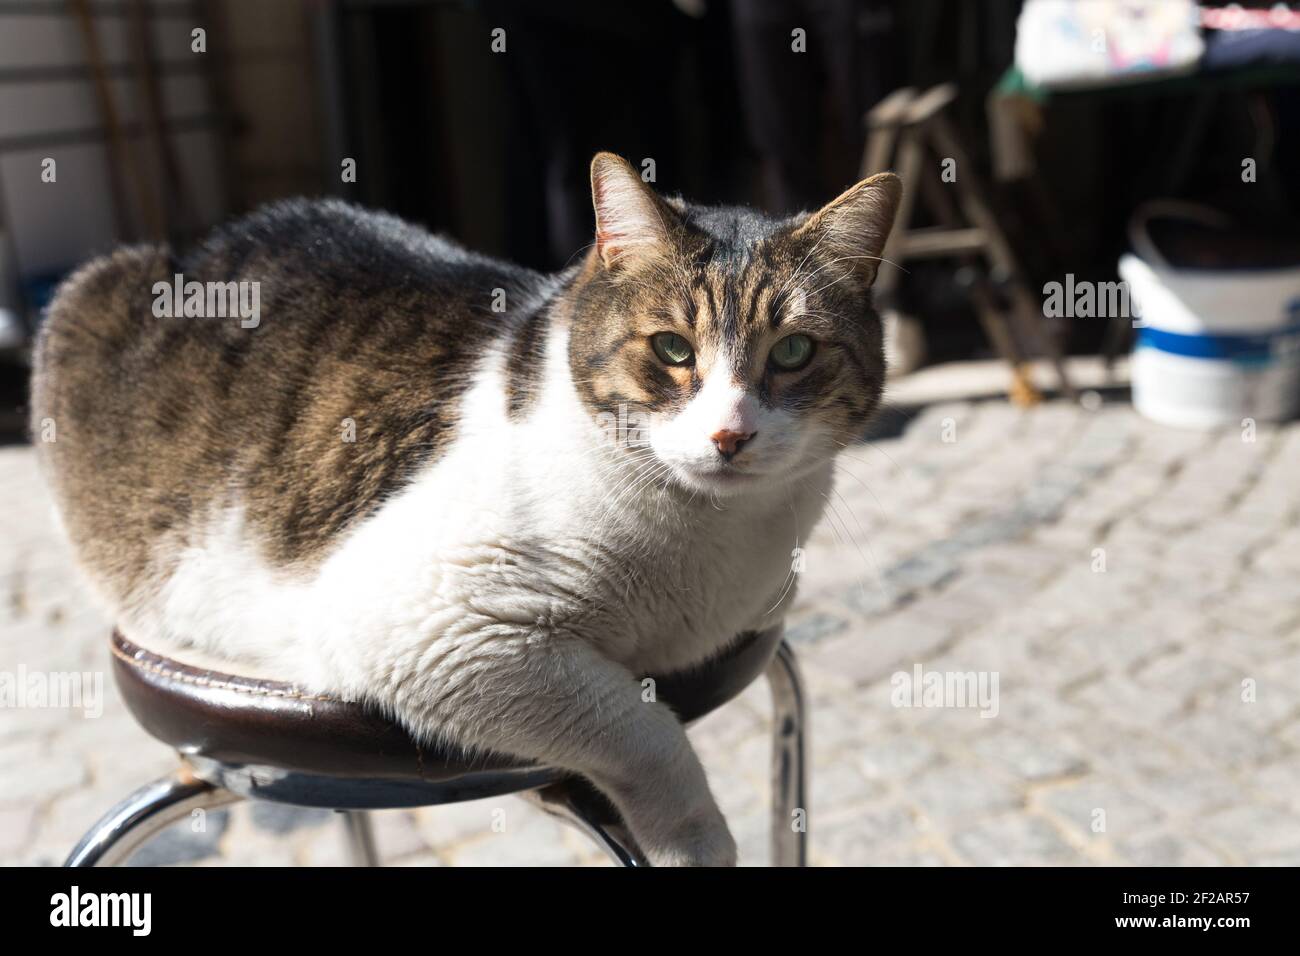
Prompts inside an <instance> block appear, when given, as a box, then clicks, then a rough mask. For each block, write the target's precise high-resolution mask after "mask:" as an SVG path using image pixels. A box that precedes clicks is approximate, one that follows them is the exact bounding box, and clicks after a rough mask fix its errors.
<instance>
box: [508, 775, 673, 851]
mask: <svg viewBox="0 0 1300 956" xmlns="http://www.w3.org/2000/svg"><path fill="white" fill-rule="evenodd" d="M520 796H521V797H524V798H525V799H527V800H528V801H530V802H531V803H533V804H535V805H536V806H537V807H539V808H540V809H542V810H545V811H546V812H547V813H549V814H550V815H551V816H553V817H558V818H559V819H561V820H563V821H564V822H565V823H568V824H570V825H571V826H574V827H576V828H577V829H579V830H581V831H582V832H583V833H585V834H586V835H587V836H588V837H590V838H591V841H592V842H593V843H595V844H596V845H597V846H599V847H600V848H601V849H602V850H604V851H605V853H606V854H608V855H609V858H610V859H611V860H613V861H614V864H615V865H616V866H649V865H650V863H649V861H647V860H646V858H645V854H644V853H642V852H641V848H640V847H638V846H637V845H636V841H635V840H633V839H632V834H631V833H629V832H628V830H627V827H625V826H624V825H623V823H622V821H621V820H619V818H618V811H616V810H615V809H614V808H613V807H612V806H610V805H609V801H607V800H606V799H605V798H604V797H603V796H601V794H600V793H599V792H598V791H596V790H595V789H594V788H592V787H591V786H590V785H589V784H587V783H586V782H585V781H580V780H572V781H562V782H560V783H556V784H552V785H551V786H549V787H542V788H541V789H540V790H530V791H528V792H527V793H521V794H520Z"/></svg>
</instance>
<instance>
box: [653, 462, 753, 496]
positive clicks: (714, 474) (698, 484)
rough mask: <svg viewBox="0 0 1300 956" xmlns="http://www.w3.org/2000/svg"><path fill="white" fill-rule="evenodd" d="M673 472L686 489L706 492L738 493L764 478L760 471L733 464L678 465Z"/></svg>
mask: <svg viewBox="0 0 1300 956" xmlns="http://www.w3.org/2000/svg"><path fill="white" fill-rule="evenodd" d="M674 470H675V471H676V472H677V474H678V476H679V477H680V478H681V479H682V481H683V483H684V484H686V485H687V486H688V487H690V488H692V489H694V490H700V491H708V492H734V491H739V490H740V489H742V488H746V487H749V486H752V485H754V484H756V483H758V482H759V481H761V480H762V479H763V478H764V477H766V475H765V474H764V473H763V472H761V471H755V470H754V469H753V468H749V467H746V466H745V465H743V464H735V463H734V462H718V463H717V464H710V465H707V466H702V465H678V466H677V467H676V468H675V469H674Z"/></svg>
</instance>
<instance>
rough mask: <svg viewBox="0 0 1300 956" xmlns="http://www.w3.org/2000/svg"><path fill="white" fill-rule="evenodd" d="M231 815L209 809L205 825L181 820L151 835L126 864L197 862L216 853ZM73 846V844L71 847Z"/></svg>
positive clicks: (147, 864)
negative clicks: (199, 826) (199, 827)
mask: <svg viewBox="0 0 1300 956" xmlns="http://www.w3.org/2000/svg"><path fill="white" fill-rule="evenodd" d="M228 823H229V818H228V816H227V813H226V811H225V810H209V811H207V813H206V814H205V815H204V817H203V823H202V828H201V829H198V821H197V820H182V821H181V822H179V823H175V824H173V825H172V826H169V827H168V828H167V829H165V830H163V831H162V832H161V833H159V834H157V835H155V836H154V837H152V838H151V839H150V840H149V842H147V843H146V844H144V846H142V847H140V848H139V849H138V850H136V851H135V852H134V853H132V854H131V856H130V857H129V858H128V859H127V863H126V865H127V866H175V865H176V864H179V863H197V862H198V861H199V860H203V859H207V858H208V857H212V856H216V855H217V845H218V844H219V843H220V841H221V836H222V834H224V833H225V832H226V826H227V825H228ZM69 849H71V847H69Z"/></svg>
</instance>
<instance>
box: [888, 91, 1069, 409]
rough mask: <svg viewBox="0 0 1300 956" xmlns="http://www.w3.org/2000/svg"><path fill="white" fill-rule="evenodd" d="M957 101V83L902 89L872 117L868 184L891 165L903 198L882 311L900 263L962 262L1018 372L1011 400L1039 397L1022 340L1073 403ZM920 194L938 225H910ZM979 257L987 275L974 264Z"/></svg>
mask: <svg viewBox="0 0 1300 956" xmlns="http://www.w3.org/2000/svg"><path fill="white" fill-rule="evenodd" d="M956 96H957V87H956V86H955V85H954V84H952V83H942V84H940V85H938V86H935V87H931V88H930V89H928V90H926V91H925V92H924V93H918V92H917V90H916V89H914V88H912V87H905V88H903V89H900V90H895V91H894V92H893V93H891V94H889V95H888V96H886V97H885V98H884V99H883V100H881V101H880V102H879V103H878V104H876V106H875V107H873V108H872V109H871V111H870V112H869V113H868V114H867V146H866V150H865V151H864V154H863V157H862V178H864V179H865V178H866V177H868V176H871V175H874V174H875V173H878V172H883V171H885V170H887V169H890V168H892V169H894V170H895V171H896V172H897V173H898V175H899V176H901V177H902V180H903V198H902V200H901V202H900V204H899V208H898V215H897V217H896V219H895V226H894V231H893V233H892V235H891V236H890V239H889V242H888V243H887V244H886V246H885V251H884V258H885V259H886V260H887V261H891V262H893V263H894V264H895V265H897V266H899V268H897V269H882V270H880V272H879V273H878V275H877V278H876V285H875V290H876V293H875V294H876V297H877V299H878V300H879V301H880V302H881V303H882V305H883V306H884V307H886V308H888V307H889V306H890V305H891V303H892V301H893V300H894V299H895V298H896V295H897V289H898V283H899V280H900V279H901V277H902V266H903V265H904V264H905V263H906V262H908V261H909V260H912V259H934V258H948V257H952V258H957V259H959V260H961V261H962V262H963V263H964V264H966V265H967V266H969V267H971V268H966V269H963V270H962V271H961V272H960V273H959V277H962V278H963V279H964V284H965V286H966V288H967V289H968V290H969V292H970V295H971V300H972V302H973V303H974V305H975V311H976V314H977V315H978V316H979V321H980V325H981V326H982V327H983V329H984V334H985V335H986V336H987V337H988V339H989V342H990V343H991V344H992V345H993V347H994V348H995V349H996V350H997V352H998V354H999V355H1000V356H1002V358H1004V359H1005V360H1006V361H1007V363H1008V365H1009V366H1010V368H1011V388H1010V390H1009V392H1010V397H1011V400H1012V401H1013V402H1015V403H1016V404H1018V405H1022V406H1027V405H1034V404H1036V403H1038V402H1039V401H1041V400H1042V396H1041V394H1040V393H1039V391H1038V389H1037V388H1036V387H1035V386H1034V383H1033V381H1032V379H1031V378H1030V376H1029V371H1028V364H1027V361H1026V357H1025V351H1024V349H1023V347H1022V343H1028V344H1029V345H1031V346H1032V347H1034V348H1035V350H1036V351H1038V352H1039V353H1040V354H1046V355H1047V356H1048V358H1049V359H1050V360H1051V362H1052V365H1053V368H1054V369H1055V371H1056V375H1057V378H1058V380H1059V382H1060V387H1061V391H1062V392H1063V393H1064V394H1065V395H1066V396H1067V397H1069V398H1070V399H1075V398H1076V393H1075V390H1074V387H1073V386H1072V385H1071V384H1070V380H1069V377H1068V375H1067V374H1066V370H1065V361H1064V356H1063V354H1062V351H1061V344H1060V342H1059V341H1058V340H1057V338H1056V336H1055V335H1053V334H1052V333H1051V332H1050V331H1049V330H1048V329H1046V328H1045V327H1044V322H1043V313H1042V308H1041V306H1040V305H1039V304H1038V302H1037V300H1036V299H1035V298H1034V296H1033V295H1032V293H1031V292H1030V291H1029V286H1028V284H1027V283H1026V281H1025V277H1024V272H1023V270H1022V269H1021V268H1020V264H1019V261H1018V260H1017V259H1016V255H1015V252H1014V250H1013V249H1012V248H1011V244H1010V243H1009V242H1008V241H1007V237H1006V235H1005V233H1003V231H1002V229H1001V227H1000V226H999V225H998V222H997V218H996V217H995V216H994V215H993V212H992V210H991V208H990V207H989V204H988V203H987V202H986V201H985V198H984V197H985V196H987V195H988V193H987V191H986V189H985V186H984V185H983V184H982V183H981V182H980V179H979V177H978V175H977V174H976V172H975V167H974V164H973V163H972V162H971V161H970V158H969V154H968V153H967V152H966V150H965V148H964V146H963V145H962V142H961V137H960V136H959V135H958V133H957V131H956V129H955V127H954V126H953V125H952V123H950V122H949V120H948V119H947V117H945V116H944V115H943V111H944V109H945V107H947V106H948V104H950V103H951V102H952V101H953V100H954V99H955V98H956ZM927 155H928V156H929V157H930V159H931V160H932V161H933V162H934V163H935V167H938V168H939V169H940V170H942V168H943V165H942V161H944V160H952V161H953V163H954V164H955V165H953V166H952V167H951V168H953V170H954V172H955V179H954V181H953V182H951V183H949V182H944V181H943V179H942V177H941V175H940V174H939V173H936V172H930V171H929V170H926V171H924V172H923V169H924V168H925V162H926V157H927ZM891 164H892V165H891ZM935 167H931V169H934V168H935ZM918 196H919V197H920V200H921V201H922V202H923V203H925V206H926V208H927V209H928V210H929V212H930V213H931V215H932V216H933V217H934V219H935V221H937V222H938V223H939V225H937V226H927V227H923V228H918V229H913V228H911V226H910V223H911V221H912V214H913V212H914V211H915V208H916V202H917V199H918ZM981 258H982V259H983V261H984V269H983V270H980V269H979V268H978V266H977V263H978V260H979V259H981ZM995 290H998V291H1000V292H1001V293H1002V295H1003V296H1004V297H1005V299H1006V300H1007V302H1008V303H1009V308H1008V309H1006V310H1004V309H1003V308H1002V307H1001V306H1000V305H999V304H998V299H999V297H998V296H997V295H995V294H994V292H995Z"/></svg>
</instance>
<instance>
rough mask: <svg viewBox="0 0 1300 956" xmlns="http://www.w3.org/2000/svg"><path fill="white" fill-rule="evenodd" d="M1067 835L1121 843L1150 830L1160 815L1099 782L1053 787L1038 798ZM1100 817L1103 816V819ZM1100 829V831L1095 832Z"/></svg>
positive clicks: (1126, 791)
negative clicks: (1102, 838) (1116, 840)
mask: <svg viewBox="0 0 1300 956" xmlns="http://www.w3.org/2000/svg"><path fill="white" fill-rule="evenodd" d="M1039 799H1040V800H1041V802H1042V804H1043V806H1045V807H1047V808H1049V809H1050V810H1051V811H1052V812H1053V813H1054V814H1055V815H1056V816H1057V817H1058V818H1059V819H1060V820H1061V821H1062V823H1063V825H1065V826H1067V827H1068V828H1069V829H1070V830H1071V831H1073V832H1074V833H1076V834H1077V835H1078V836H1079V837H1081V838H1083V839H1084V840H1089V839H1094V838H1097V837H1100V836H1103V835H1104V836H1108V837H1110V838H1111V839H1124V838H1127V837H1131V836H1135V835H1137V834H1139V833H1142V832H1143V831H1145V830H1148V829H1150V828H1151V827H1152V826H1154V825H1155V824H1156V823H1158V822H1159V821H1160V819H1161V817H1162V814H1161V813H1160V811H1159V810H1158V809H1156V808H1154V807H1152V806H1150V805H1149V804H1147V803H1145V802H1144V801H1143V800H1141V799H1140V798H1139V797H1137V796H1135V795H1134V794H1132V793H1131V792H1129V791H1128V790H1126V789H1124V788H1122V787H1120V786H1117V785H1113V784H1109V783H1106V782H1103V781H1101V780H1085V781H1080V782H1078V783H1071V784H1067V785H1064V786H1061V787H1054V788H1052V789H1051V790H1050V791H1048V792H1046V793H1044V794H1042V795H1041V796H1040V798H1039ZM1103 814H1104V816H1103ZM1102 826H1104V829H1096V828H1097V827H1102Z"/></svg>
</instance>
